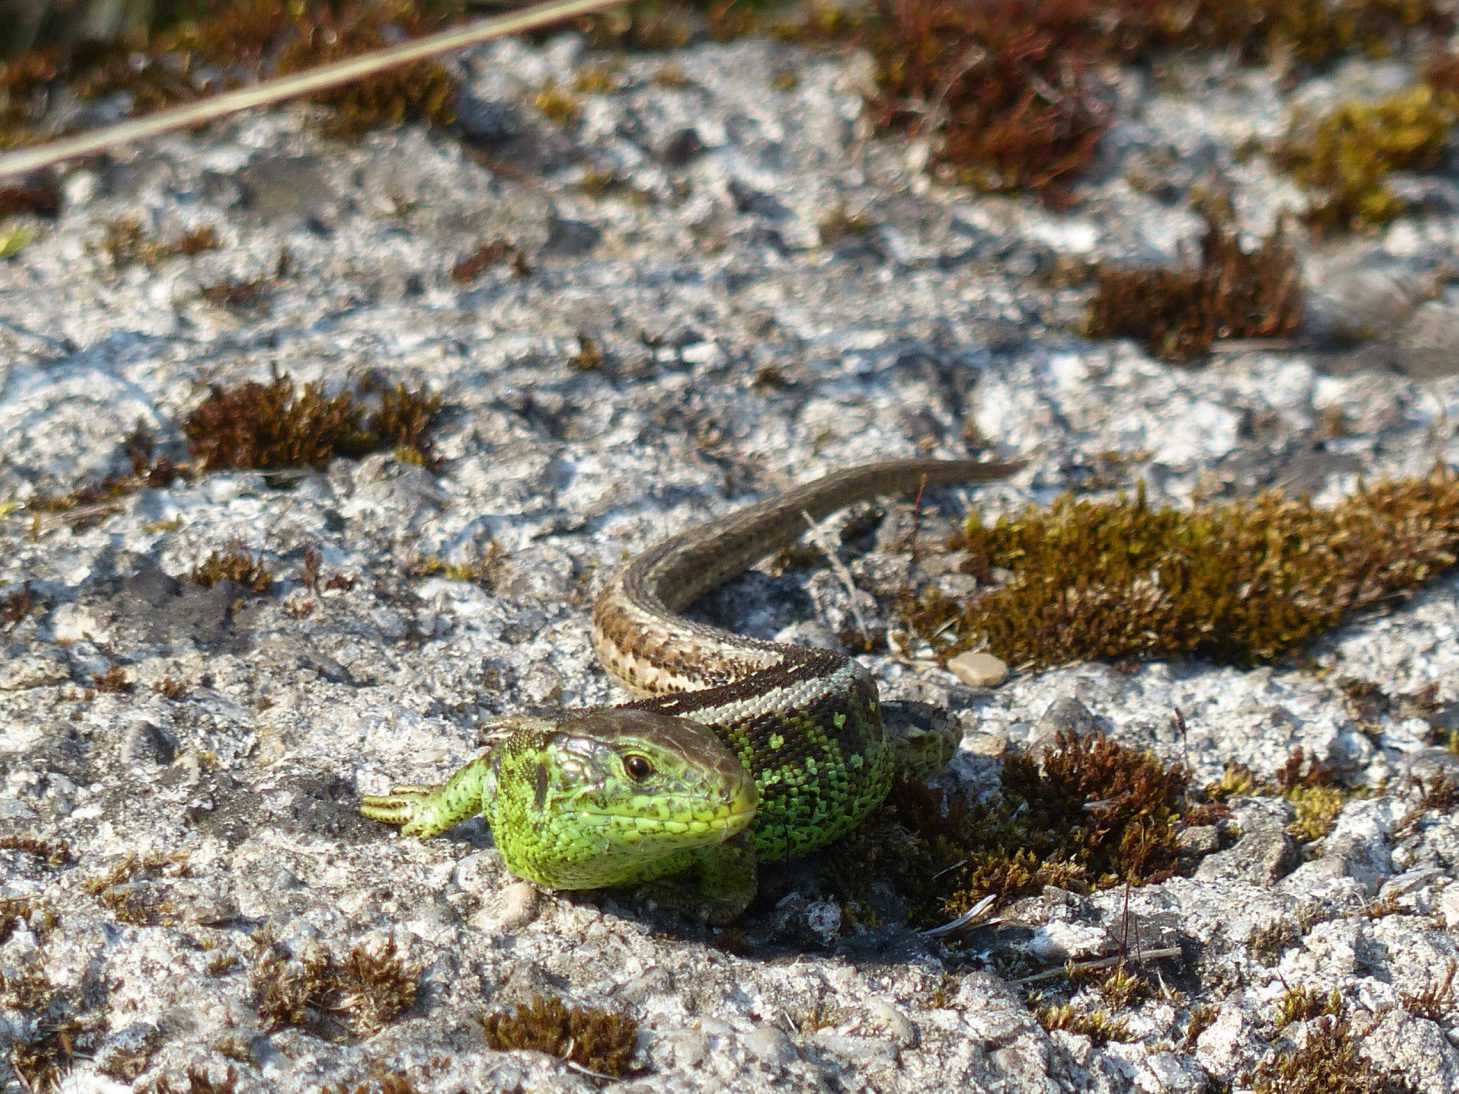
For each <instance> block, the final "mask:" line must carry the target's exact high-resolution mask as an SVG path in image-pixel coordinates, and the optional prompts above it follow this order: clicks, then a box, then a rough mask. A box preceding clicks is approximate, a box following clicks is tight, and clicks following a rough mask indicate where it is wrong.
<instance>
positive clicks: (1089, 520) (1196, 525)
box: [908, 468, 1459, 665]
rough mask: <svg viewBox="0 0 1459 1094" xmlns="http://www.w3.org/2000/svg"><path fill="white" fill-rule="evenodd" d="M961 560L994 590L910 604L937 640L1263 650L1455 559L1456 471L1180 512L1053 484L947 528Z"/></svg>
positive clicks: (1234, 652) (1035, 650) (1020, 653)
mask: <svg viewBox="0 0 1459 1094" xmlns="http://www.w3.org/2000/svg"><path fill="white" fill-rule="evenodd" d="M956 545H957V546H960V547H962V548H964V549H966V550H967V551H969V552H970V553H971V560H970V563H969V566H970V568H971V569H972V570H974V571H975V572H982V573H988V572H990V571H991V570H992V568H994V567H1006V568H1007V569H1009V570H1011V571H1012V572H1013V577H1012V579H1011V580H1010V581H1009V582H1008V583H1007V584H1006V585H1005V586H1003V587H1002V588H999V589H996V590H994V591H992V592H990V593H987V594H984V595H982V596H978V597H976V598H974V599H972V600H970V601H967V602H958V601H952V600H947V599H943V598H940V597H938V596H935V595H928V596H926V597H923V598H922V599H920V600H918V601H915V602H914V603H912V604H911V605H910V606H909V610H908V620H909V623H910V624H911V626H912V627H913V629H914V630H916V631H919V632H920V633H924V634H927V635H936V636H937V639H936V640H937V641H938V642H939V643H941V644H942V645H943V648H944V649H945V650H947V651H948V652H951V651H952V650H955V649H967V648H970V647H974V646H981V645H986V646H987V647H988V648H990V649H991V650H992V651H993V652H994V653H996V654H997V655H998V656H999V657H1002V658H1003V659H1004V660H1006V661H1010V662H1014V663H1021V664H1037V665H1052V664H1062V663H1064V662H1067V661H1082V660H1092V659H1097V658H1109V659H1117V658H1122V657H1131V656H1137V657H1178V656H1197V657H1208V658H1211V659H1212V660H1215V661H1220V662H1225V663H1232V664H1240V665H1248V664H1252V663H1255V662H1261V661H1271V660H1273V659H1275V658H1277V657H1279V656H1281V655H1282V654H1284V653H1286V652H1287V651H1289V650H1292V649H1294V648H1295V647H1297V646H1298V645H1300V644H1301V643H1303V642H1305V641H1306V640H1307V639H1308V638H1310V637H1312V636H1313V635H1315V634H1319V633H1321V632H1322V631H1324V630H1327V629H1328V628H1329V627H1332V626H1333V625H1335V624H1336V623H1338V622H1339V621H1341V620H1343V619H1344V618H1347V617H1348V616H1350V615H1352V614H1353V613H1355V612H1358V611H1361V610H1363V609H1366V608H1372V607H1375V606H1377V605H1380V604H1387V603H1391V602H1392V601H1393V599H1394V598H1395V597H1396V596H1398V595H1400V594H1402V593H1403V592H1405V591H1407V590H1409V589H1413V588H1416V587H1417V586H1419V585H1422V584H1423V583H1425V582H1428V581H1431V580H1433V579H1434V578H1435V577H1437V576H1438V575H1439V574H1441V573H1443V572H1444V571H1446V570H1447V569H1449V568H1450V567H1451V566H1453V565H1454V563H1455V560H1456V557H1459V476H1456V474H1455V473H1454V472H1453V471H1451V470H1448V469H1446V468H1440V469H1438V470H1436V471H1434V473H1433V474H1431V475H1429V476H1428V477H1426V478H1422V479H1406V480H1398V481H1394V482H1387V483H1382V484H1379V485H1377V486H1372V487H1367V488H1364V489H1362V490H1360V491H1359V492H1358V493H1356V494H1354V495H1353V496H1352V497H1350V498H1348V499H1347V500H1345V501H1343V502H1340V503H1339V504H1337V505H1334V506H1331V507H1328V508H1320V507H1318V506H1315V505H1313V504H1312V503H1311V502H1309V501H1300V500H1294V499H1291V498H1288V497H1287V496H1286V495H1284V494H1282V493H1280V492H1277V491H1269V492H1267V493H1264V494H1261V495H1258V496H1257V497H1256V498H1255V499H1252V500H1249V501H1237V502H1228V503H1225V504H1221V505H1213V506H1206V507H1202V508H1198V509H1195V510H1193V511H1188V512H1186V511H1179V510H1174V509H1153V508H1151V507H1150V506H1149V505H1148V504H1147V503H1146V501H1145V494H1144V490H1143V488H1137V490H1136V492H1135V495H1134V497H1132V498H1131V497H1121V498H1119V499H1118V500H1116V501H1103V502H1101V501H1086V500H1080V499H1077V498H1075V497H1074V496H1073V495H1064V496H1063V497H1060V498H1057V499H1056V500H1055V501H1054V503H1053V504H1052V505H1051V506H1050V507H1049V509H1048V510H1046V511H1035V510H1030V511H1028V512H1025V513H1020V514H1016V515H1013V516H1008V517H1003V518H1001V519H999V520H998V521H997V522H996V523H994V524H991V525H988V524H984V523H983V521H982V519H981V518H980V517H979V516H978V515H977V514H976V513H974V514H972V515H970V516H969V517H968V519H967V522H966V524H965V525H964V530H963V534H962V536H961V537H960V538H959V539H958V541H957V544H956Z"/></svg>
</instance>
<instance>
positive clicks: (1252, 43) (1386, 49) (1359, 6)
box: [1160, 0, 1454, 64]
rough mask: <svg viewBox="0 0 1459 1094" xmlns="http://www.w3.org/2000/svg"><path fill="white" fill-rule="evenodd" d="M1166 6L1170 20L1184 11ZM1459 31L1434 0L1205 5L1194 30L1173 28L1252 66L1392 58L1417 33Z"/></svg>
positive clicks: (1197, 9)
mask: <svg viewBox="0 0 1459 1094" xmlns="http://www.w3.org/2000/svg"><path fill="white" fill-rule="evenodd" d="M1160 7H1161V8H1162V9H1163V11H1165V12H1166V13H1168V14H1167V18H1168V17H1169V15H1174V14H1175V13H1176V12H1178V11H1180V10H1181V9H1180V8H1179V7H1178V6H1177V5H1173V4H1167V5H1160ZM1453 27H1454V13H1453V11H1452V9H1450V8H1448V7H1446V6H1445V5H1444V4H1443V3H1441V2H1430V0H1335V2H1334V0H1200V2H1198V3H1197V4H1196V5H1195V6H1194V9H1193V10H1192V12H1191V19H1190V22H1189V24H1188V25H1186V26H1184V27H1181V26H1179V25H1178V24H1176V25H1172V26H1171V30H1173V31H1175V32H1176V33H1178V34H1181V35H1182V36H1184V37H1185V38H1186V39H1187V40H1188V41H1191V42H1193V43H1194V44H1198V45H1201V46H1206V47H1222V48H1226V49H1234V50H1236V51H1237V52H1239V53H1240V54H1242V55H1243V56H1245V57H1246V58H1248V59H1251V60H1258V59H1262V58H1266V57H1270V56H1273V55H1276V54H1283V55H1286V56H1289V57H1293V58H1296V59H1297V60H1300V61H1304V62H1307V63H1308V64H1323V63H1325V62H1328V61H1331V60H1333V59H1335V58H1337V57H1340V56H1342V55H1344V54H1346V53H1350V52H1361V53H1365V54H1368V55H1370V56H1387V55H1388V54H1390V53H1395V52H1399V51H1401V50H1403V49H1404V48H1405V47H1407V46H1409V45H1410V44H1411V43H1412V42H1413V39H1414V32H1415V31H1424V32H1427V33H1428V34H1430V35H1432V36H1433V37H1435V38H1439V39H1442V38H1444V37H1446V36H1447V35H1448V34H1449V32H1450V31H1451V30H1453Z"/></svg>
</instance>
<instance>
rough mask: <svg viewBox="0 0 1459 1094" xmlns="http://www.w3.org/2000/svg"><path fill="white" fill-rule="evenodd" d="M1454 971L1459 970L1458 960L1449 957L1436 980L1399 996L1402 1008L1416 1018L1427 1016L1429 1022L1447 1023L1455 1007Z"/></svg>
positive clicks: (1452, 1015)
mask: <svg viewBox="0 0 1459 1094" xmlns="http://www.w3.org/2000/svg"><path fill="white" fill-rule="evenodd" d="M1456 972H1459V961H1455V960H1454V959H1453V958H1452V957H1451V958H1450V959H1449V964H1448V966H1447V967H1446V968H1445V969H1444V975H1443V976H1441V977H1440V978H1439V979H1438V980H1433V981H1430V982H1429V983H1428V984H1426V985H1424V987H1422V988H1420V989H1419V990H1418V991H1415V992H1407V991H1406V992H1404V993H1403V994H1402V995H1400V996H1399V1002H1401V1003H1402V1004H1403V1009H1404V1010H1406V1011H1408V1013H1409V1014H1412V1015H1414V1016H1415V1017H1417V1018H1427V1019H1428V1020H1429V1021H1430V1022H1444V1023H1448V1022H1450V1021H1452V1020H1453V1018H1454V1011H1455V1009H1456V1001H1455V998H1454V975H1455V973H1456Z"/></svg>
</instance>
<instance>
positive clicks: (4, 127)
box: [0, 0, 460, 146]
mask: <svg viewBox="0 0 1459 1094" xmlns="http://www.w3.org/2000/svg"><path fill="white" fill-rule="evenodd" d="M164 7H165V8H166V9H167V13H166V15H165V16H164V17H163V18H161V19H159V20H158V21H157V23H156V24H155V25H154V28H153V31H152V33H151V35H150V38H149V40H144V41H130V42H113V43H110V44H97V43H92V44H90V45H87V46H85V47H84V48H77V49H72V50H61V49H59V48H43V49H39V50H36V51H34V52H32V53H29V54H27V55H25V56H23V57H20V58H17V59H16V60H14V61H12V62H10V63H8V64H5V65H4V66H0V146H4V145H5V144H18V143H22V142H24V141H27V140H29V139H31V131H32V130H33V129H34V128H35V127H37V126H38V124H39V123H40V122H42V121H43V119H44V117H45V111H46V108H47V105H48V104H49V103H50V102H51V101H53V100H55V99H58V98H63V97H64V96H65V95H67V94H69V95H70V96H74V97H75V98H78V99H83V100H85V99H98V98H103V97H110V96H117V95H122V94H125V95H128V96H130V98H131V107H132V111H133V113H149V112H151V111H154V110H157V109H160V108H162V107H166V106H172V105H176V104H178V103H183V102H190V101H193V100H195V99H199V98H202V97H205V96H206V95H208V94H210V93H212V92H213V91H215V90H217V89H218V88H220V87H227V86H229V85H233V84H238V83H243V82H248V83H253V82H256V81H258V80H262V79H266V78H268V77H270V76H279V75H283V74H285V73H289V72H297V71H300V70H302V69H306V68H314V67H317V66H319V65H323V64H327V63H329V62H331V61H337V60H341V59H343V58H345V57H349V56H354V55H356V54H359V53H362V52H365V51H367V50H370V49H375V48H378V47H380V46H384V45H387V44H390V43H391V42H393V41H396V40H398V39H400V38H411V37H416V36H419V35H422V34H427V33H429V32H431V31H433V30H437V29H439V28H440V27H442V26H444V25H445V24H446V23H447V22H448V21H449V20H450V19H451V18H452V17H454V16H455V15H456V14H457V13H458V12H459V11H460V5H459V4H457V3H454V2H453V0H440V2H438V0H428V2H425V3H413V2H409V0H355V2H350V0H299V2H296V0H242V2H237V0H201V2H199V3H194V4H187V5H182V6H181V7H183V8H185V9H186V10H185V11H184V12H180V11H179V5H164ZM314 99H315V101H317V102H322V103H326V104H328V105H329V106H331V107H333V108H334V110H333V113H332V115H331V121H330V122H328V123H327V125H326V128H327V129H328V130H330V131H332V132H335V133H338V134H341V135H352V134H354V133H357V132H359V131H360V130H362V129H365V128H374V127H378V126H382V125H393V124H396V123H398V122H401V121H407V120H408V121H421V122H424V123H426V124H431V125H441V124H446V123H449V122H451V121H452V120H454V106H453V103H454V94H453V86H452V82H451V79H450V77H449V75H448V74H447V72H446V70H445V69H444V68H443V67H441V66H440V65H439V64H437V63H435V62H432V61H424V62H419V63H417V64H414V65H408V66H405V67H402V68H396V69H393V70H390V71H387V72H383V73H380V74H378V75H375V76H371V77H367V78H365V79H363V80H358V81H355V82H354V83H351V84H348V85H346V86H344V87H342V88H335V89H331V90H327V91H323V92H320V93H318V94H317V95H316V96H315V97H314Z"/></svg>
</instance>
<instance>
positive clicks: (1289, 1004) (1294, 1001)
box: [1276, 984, 1342, 1031]
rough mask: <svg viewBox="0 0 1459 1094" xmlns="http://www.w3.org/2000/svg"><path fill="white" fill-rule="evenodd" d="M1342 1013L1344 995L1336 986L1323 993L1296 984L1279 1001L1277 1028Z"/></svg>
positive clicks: (1282, 1028)
mask: <svg viewBox="0 0 1459 1094" xmlns="http://www.w3.org/2000/svg"><path fill="white" fill-rule="evenodd" d="M1340 1013H1342V996H1341V995H1340V994H1339V993H1338V990H1337V989H1336V988H1333V989H1332V990H1331V991H1330V992H1327V993H1326V994H1323V993H1322V992H1319V991H1316V990H1315V989H1313V988H1309V987H1305V986H1303V985H1301V984H1294V985H1293V986H1291V987H1289V988H1288V989H1287V990H1286V991H1284V992H1283V993H1282V997H1281V999H1279V1000H1278V1001H1277V1016H1276V1028H1277V1030H1278V1031H1281V1030H1284V1029H1286V1028H1287V1027H1288V1026H1290V1025H1291V1024H1292V1023H1294V1022H1309V1021H1311V1020H1312V1019H1314V1018H1320V1017H1322V1016H1323V1015H1337V1014H1340Z"/></svg>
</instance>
